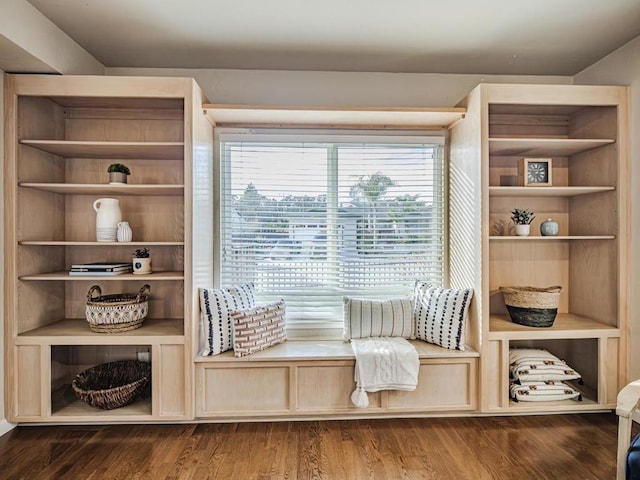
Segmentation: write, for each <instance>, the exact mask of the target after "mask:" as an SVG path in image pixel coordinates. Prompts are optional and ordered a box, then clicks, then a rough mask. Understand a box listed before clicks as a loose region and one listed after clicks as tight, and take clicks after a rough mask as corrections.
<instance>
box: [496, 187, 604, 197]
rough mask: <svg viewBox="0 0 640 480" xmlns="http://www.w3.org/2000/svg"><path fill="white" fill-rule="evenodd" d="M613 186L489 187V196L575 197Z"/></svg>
mask: <svg viewBox="0 0 640 480" xmlns="http://www.w3.org/2000/svg"><path fill="white" fill-rule="evenodd" d="M611 190H615V187H499V186H494V187H489V196H490V197H575V196H577V195H589V194H591V193H599V192H608V191H611Z"/></svg>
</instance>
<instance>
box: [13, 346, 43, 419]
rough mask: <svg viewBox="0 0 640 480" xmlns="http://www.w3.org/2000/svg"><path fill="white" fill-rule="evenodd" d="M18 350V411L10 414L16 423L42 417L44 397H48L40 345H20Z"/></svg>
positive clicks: (16, 392)
mask: <svg viewBox="0 0 640 480" xmlns="http://www.w3.org/2000/svg"><path fill="white" fill-rule="evenodd" d="M15 350H16V360H17V361H16V368H17V374H16V381H17V389H16V391H15V392H14V394H15V396H16V403H15V404H16V409H15V411H14V412H9V413H10V419H11V420H13V421H15V420H17V419H19V418H20V417H41V416H44V415H45V412H43V411H42V397H43V395H46V391H45V389H44V384H43V381H44V379H43V376H42V374H43V373H44V372H42V371H41V369H40V366H41V363H42V349H41V347H40V345H20V346H18V347H15Z"/></svg>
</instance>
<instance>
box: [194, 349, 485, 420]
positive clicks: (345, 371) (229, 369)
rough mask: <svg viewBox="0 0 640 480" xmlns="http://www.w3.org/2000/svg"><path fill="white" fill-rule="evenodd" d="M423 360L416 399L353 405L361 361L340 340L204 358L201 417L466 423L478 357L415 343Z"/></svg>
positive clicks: (392, 396)
mask: <svg viewBox="0 0 640 480" xmlns="http://www.w3.org/2000/svg"><path fill="white" fill-rule="evenodd" d="M411 343H412V344H414V345H415V346H416V349H417V351H418V355H419V358H420V372H419V376H418V387H417V389H416V390H415V391H413V392H404V391H382V392H376V393H370V394H369V407H367V408H364V409H363V408H357V407H355V406H353V405H352V404H351V392H353V390H354V389H355V382H354V364H355V356H354V354H353V350H352V348H351V345H350V344H348V343H346V342H342V341H339V340H325V341H323V340H318V341H306V340H305V341H303V340H294V341H291V340H290V341H287V342H285V343H283V344H280V345H275V346H273V347H271V348H269V349H267V350H263V351H261V352H257V353H254V354H252V355H249V356H246V357H240V358H236V357H235V356H234V354H233V352H232V351H229V352H225V353H222V354H220V355H215V356H206V357H205V356H198V357H197V358H196V359H195V362H196V372H195V374H196V377H195V383H196V417H197V418H200V419H203V420H204V419H210V420H214V419H215V420H216V421H238V420H268V419H313V418H365V417H366V418H372V417H394V416H436V415H446V414H457V415H461V414H464V413H465V412H467V413H469V414H470V413H472V412H473V411H475V410H476V409H477V405H476V398H477V395H476V389H477V371H478V357H479V354H478V352H476V351H475V350H473V349H471V348H469V347H468V346H467V347H465V348H466V350H465V351H457V350H447V349H445V348H442V347H439V346H437V345H432V344H429V343H426V342H423V341H421V340H411Z"/></svg>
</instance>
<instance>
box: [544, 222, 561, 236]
mask: <svg viewBox="0 0 640 480" xmlns="http://www.w3.org/2000/svg"><path fill="white" fill-rule="evenodd" d="M559 230H560V228H559V227H558V222H554V221H553V219H551V218H547V219H546V220H545V221H544V222H542V223H541V224H540V235H542V236H545V237H553V236H556V235H558V232H559Z"/></svg>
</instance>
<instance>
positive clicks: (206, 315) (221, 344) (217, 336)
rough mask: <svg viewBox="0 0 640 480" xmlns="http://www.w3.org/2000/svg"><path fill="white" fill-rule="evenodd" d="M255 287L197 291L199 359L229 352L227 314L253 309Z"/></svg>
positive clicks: (230, 336)
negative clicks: (201, 332) (201, 340)
mask: <svg viewBox="0 0 640 480" xmlns="http://www.w3.org/2000/svg"><path fill="white" fill-rule="evenodd" d="M255 304H256V300H255V285H254V284H253V283H247V284H245V285H234V286H232V287H228V288H219V289H216V288H201V289H200V311H201V313H202V317H203V323H204V336H205V337H204V349H203V350H202V352H201V353H200V354H201V355H217V354H219V353H222V352H226V351H227V350H231V349H232V348H233V322H232V321H231V316H230V314H231V312H233V311H236V310H246V309H249V308H253V307H255Z"/></svg>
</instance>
